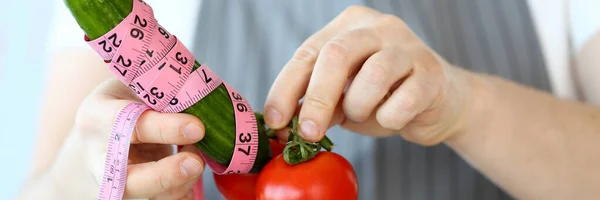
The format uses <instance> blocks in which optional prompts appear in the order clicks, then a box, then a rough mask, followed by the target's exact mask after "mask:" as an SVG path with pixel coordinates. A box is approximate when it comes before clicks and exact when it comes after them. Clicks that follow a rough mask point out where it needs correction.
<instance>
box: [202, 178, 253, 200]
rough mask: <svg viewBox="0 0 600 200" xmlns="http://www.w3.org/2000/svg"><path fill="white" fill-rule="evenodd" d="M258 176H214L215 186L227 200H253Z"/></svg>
mask: <svg viewBox="0 0 600 200" xmlns="http://www.w3.org/2000/svg"><path fill="white" fill-rule="evenodd" d="M258 175H259V174H223V175H219V174H215V173H213V178H214V179H215V185H216V186H217V189H218V190H219V192H221V195H223V197H225V199H227V200H253V199H254V197H255V196H256V193H255V188H256V180H258Z"/></svg>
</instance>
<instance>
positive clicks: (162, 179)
mask: <svg viewBox="0 0 600 200" xmlns="http://www.w3.org/2000/svg"><path fill="white" fill-rule="evenodd" d="M157 180H158V184H159V185H160V189H161V190H162V191H168V190H170V189H171V187H172V186H173V183H172V182H171V179H169V178H167V177H166V176H165V174H164V173H161V174H160V175H158V177H157Z"/></svg>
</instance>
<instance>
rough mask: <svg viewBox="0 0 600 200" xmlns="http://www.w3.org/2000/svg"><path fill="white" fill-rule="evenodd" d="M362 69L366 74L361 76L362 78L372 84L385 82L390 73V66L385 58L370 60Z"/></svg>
mask: <svg viewBox="0 0 600 200" xmlns="http://www.w3.org/2000/svg"><path fill="white" fill-rule="evenodd" d="M366 65H367V66H365V67H364V68H363V69H362V70H361V71H363V72H362V73H364V75H361V76H359V78H360V80H362V81H363V82H365V83H367V84H370V85H378V84H381V83H382V82H384V80H385V77H386V75H388V74H389V73H390V70H389V68H390V66H389V65H388V64H387V63H386V61H384V59H373V60H369V61H368V62H367V63H366Z"/></svg>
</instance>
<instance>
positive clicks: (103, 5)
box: [64, 0, 271, 173]
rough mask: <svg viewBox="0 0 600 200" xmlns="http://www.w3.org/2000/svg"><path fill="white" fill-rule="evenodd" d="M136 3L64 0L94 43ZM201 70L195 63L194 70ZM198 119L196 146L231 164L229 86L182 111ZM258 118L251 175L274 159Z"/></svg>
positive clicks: (126, 0)
mask: <svg viewBox="0 0 600 200" xmlns="http://www.w3.org/2000/svg"><path fill="white" fill-rule="evenodd" d="M133 1H135V0H64V3H65V5H66V6H67V7H68V8H69V10H70V12H71V14H72V16H73V17H74V18H75V20H76V21H77V23H78V24H79V26H80V28H81V29H82V30H83V31H84V32H85V34H86V35H87V37H88V38H89V39H90V40H94V39H96V38H98V37H101V36H102V35H104V34H105V33H107V32H109V31H110V30H112V29H113V28H114V27H116V26H117V25H118V24H119V23H121V21H122V20H123V19H124V18H126V17H127V16H128V15H129V13H130V12H131V10H132V8H133ZM198 67H200V63H199V62H198V61H195V65H194V68H193V70H196V69H197V68H198ZM182 112H183V113H188V114H191V115H194V116H196V117H198V118H199V119H200V120H201V121H202V122H203V124H204V126H205V130H206V133H205V136H204V138H203V139H202V140H201V141H200V142H198V143H196V144H195V145H196V147H197V148H198V149H200V151H202V153H204V154H205V155H206V156H208V157H209V158H211V159H212V160H214V161H216V162H217V163H219V164H222V165H225V166H227V165H229V163H230V161H231V158H232V156H233V151H234V146H235V136H236V130H235V120H234V117H235V115H234V110H233V103H232V102H231V99H230V98H229V94H228V92H227V90H226V89H225V86H223V85H220V86H219V87H218V88H217V89H216V90H214V91H213V92H211V93H210V94H208V95H207V96H206V97H204V98H203V99H202V100H200V101H198V102H197V103H196V104H194V105H192V106H191V107H189V108H187V109H186V110H184V111H182ZM256 115H257V123H258V127H259V145H258V154H257V157H256V161H255V163H254V166H253V167H252V170H251V171H250V173H258V172H260V170H261V169H262V168H263V167H264V165H266V164H267V162H268V161H269V160H270V159H271V150H270V147H269V141H268V137H267V136H266V126H265V124H264V122H263V121H262V120H259V117H260V116H259V115H260V114H259V113H256Z"/></svg>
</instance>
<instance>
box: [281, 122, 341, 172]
mask: <svg viewBox="0 0 600 200" xmlns="http://www.w3.org/2000/svg"><path fill="white" fill-rule="evenodd" d="M291 124H292V127H291V128H292V129H291V130H290V131H289V133H290V134H289V136H288V143H287V145H286V146H285V148H284V149H283V159H284V160H285V162H287V163H288V164H290V165H297V164H300V163H303V162H306V161H309V160H311V159H313V158H314V157H315V156H316V155H317V154H318V153H319V151H321V148H323V149H325V150H327V151H331V150H333V146H334V144H333V142H331V140H330V139H329V138H328V137H327V136H324V137H323V139H321V141H319V142H316V143H313V142H307V141H304V140H303V139H302V137H300V136H299V135H298V117H297V116H295V117H294V118H293V119H292V122H291Z"/></svg>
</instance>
